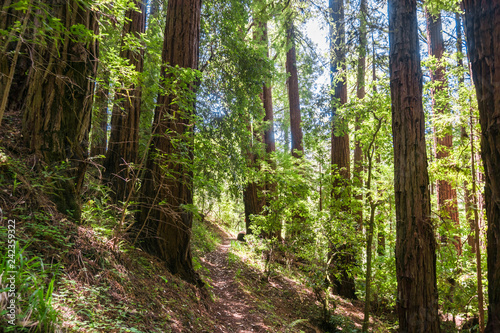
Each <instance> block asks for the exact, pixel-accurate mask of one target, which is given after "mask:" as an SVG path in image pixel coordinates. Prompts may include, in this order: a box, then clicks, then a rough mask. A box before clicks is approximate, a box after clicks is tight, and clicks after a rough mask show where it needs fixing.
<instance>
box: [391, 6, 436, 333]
mask: <svg viewBox="0 0 500 333" xmlns="http://www.w3.org/2000/svg"><path fill="white" fill-rule="evenodd" d="M388 7H389V44H390V57H389V61H390V63H389V68H390V75H391V76H390V77H391V83H390V86H391V100H392V133H393V141H394V190H395V199H396V200H395V201H396V202H395V203H396V275H397V281H398V294H397V301H396V306H397V311H398V315H399V330H400V331H401V332H439V331H440V328H439V315H438V292H437V284H436V253H435V250H436V241H435V238H434V230H433V227H432V220H431V218H430V215H431V208H430V192H429V176H428V173H427V153H426V145H425V121H424V111H423V106H422V73H421V68H420V53H419V45H418V29H417V1H416V0H390V1H389V5H388Z"/></svg>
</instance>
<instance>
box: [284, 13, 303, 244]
mask: <svg viewBox="0 0 500 333" xmlns="http://www.w3.org/2000/svg"><path fill="white" fill-rule="evenodd" d="M286 38H287V47H288V48H289V49H288V51H287V53H286V64H285V65H286V73H287V74H288V78H287V86H288V104H289V108H290V131H291V134H292V140H291V151H292V156H294V157H295V158H297V159H299V158H302V156H303V154H304V146H303V142H302V120H301V114H300V96H299V77H298V73H297V59H296V51H295V27H294V23H293V19H292V18H291V17H290V18H289V19H288V22H287V34H286ZM293 195H294V196H296V197H297V200H299V199H301V198H300V195H299V194H298V193H293ZM299 209H300V208H299ZM303 222H304V218H303V216H302V215H301V213H300V211H298V210H297V211H296V212H295V213H294V215H293V217H292V221H291V224H289V227H290V232H288V233H287V236H289V238H292V239H293V238H296V236H297V235H299V234H300V231H301V230H302V228H303V227H304V223H303Z"/></svg>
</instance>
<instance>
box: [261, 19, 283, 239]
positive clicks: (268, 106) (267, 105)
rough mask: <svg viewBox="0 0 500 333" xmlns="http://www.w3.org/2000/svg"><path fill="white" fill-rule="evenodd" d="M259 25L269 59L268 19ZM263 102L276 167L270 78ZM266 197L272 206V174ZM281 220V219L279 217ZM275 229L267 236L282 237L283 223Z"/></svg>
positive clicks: (268, 147) (266, 132)
mask: <svg viewBox="0 0 500 333" xmlns="http://www.w3.org/2000/svg"><path fill="white" fill-rule="evenodd" d="M259 26H260V28H261V30H262V36H261V42H262V43H263V44H264V48H265V57H266V59H269V37H268V33H267V21H263V22H259ZM261 99H262V104H263V106H264V112H265V115H264V122H265V123H266V125H265V129H264V144H265V147H266V154H265V156H266V157H265V159H266V161H267V163H268V164H270V165H271V166H272V167H273V168H274V167H275V166H274V164H273V161H272V160H271V154H272V153H273V152H275V151H276V143H275V140H274V113H273V93H272V87H271V80H270V79H269V78H268V79H266V80H265V81H264V84H263V85H262V94H261ZM264 186H265V191H266V193H265V196H266V197H265V198H266V205H267V206H270V205H271V203H272V200H273V193H274V192H275V191H276V183H275V182H274V181H273V180H272V176H271V175H268V177H266V181H265V185H264ZM277 220H278V222H279V219H277ZM273 229H274V230H272V231H271V232H270V234H269V235H267V236H271V237H272V236H275V237H277V238H278V239H280V238H281V225H276V226H273Z"/></svg>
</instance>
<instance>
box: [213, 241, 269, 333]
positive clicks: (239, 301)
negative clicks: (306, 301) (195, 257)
mask: <svg viewBox="0 0 500 333" xmlns="http://www.w3.org/2000/svg"><path fill="white" fill-rule="evenodd" d="M230 246H231V239H228V238H224V239H223V242H222V244H221V245H220V246H219V247H218V248H217V250H215V251H213V252H211V253H208V254H207V255H206V256H205V258H204V264H205V267H206V268H208V269H209V270H210V274H209V275H208V276H209V277H210V279H211V281H210V282H209V283H210V285H211V286H212V287H213V290H212V291H213V294H214V295H215V297H216V299H215V304H214V305H213V308H212V311H213V313H214V315H215V316H217V321H218V322H219V323H220V325H218V326H217V327H215V329H216V332H224V333H226V332H227V333H232V332H240V333H246V332H268V331H269V328H268V327H267V326H266V325H265V324H264V321H263V318H265V313H264V311H262V310H258V309H256V306H255V304H254V303H253V301H252V300H251V299H249V297H248V295H247V294H245V292H243V291H242V290H241V288H240V287H239V283H238V282H237V281H235V279H234V276H235V272H234V271H233V270H232V269H231V268H230V265H229V262H228V258H227V253H228V249H229V247H230Z"/></svg>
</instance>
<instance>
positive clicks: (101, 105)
mask: <svg viewBox="0 0 500 333" xmlns="http://www.w3.org/2000/svg"><path fill="white" fill-rule="evenodd" d="M107 85H108V82H105V83H104V86H102V85H99V86H98V87H97V89H96V90H97V91H96V96H95V101H94V103H95V104H96V107H97V108H98V111H99V113H98V118H97V119H94V120H93V124H92V131H91V139H90V141H91V144H90V156H98V155H106V148H107V146H108V98H109V89H108V87H107Z"/></svg>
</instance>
